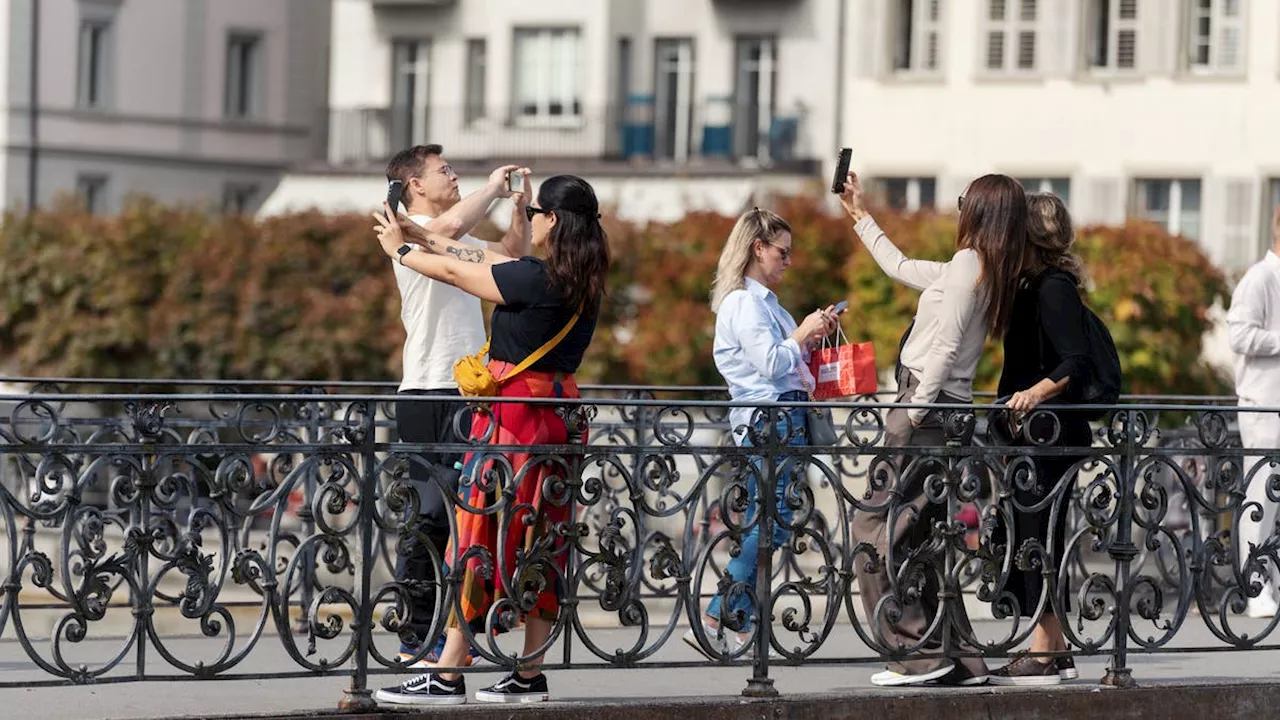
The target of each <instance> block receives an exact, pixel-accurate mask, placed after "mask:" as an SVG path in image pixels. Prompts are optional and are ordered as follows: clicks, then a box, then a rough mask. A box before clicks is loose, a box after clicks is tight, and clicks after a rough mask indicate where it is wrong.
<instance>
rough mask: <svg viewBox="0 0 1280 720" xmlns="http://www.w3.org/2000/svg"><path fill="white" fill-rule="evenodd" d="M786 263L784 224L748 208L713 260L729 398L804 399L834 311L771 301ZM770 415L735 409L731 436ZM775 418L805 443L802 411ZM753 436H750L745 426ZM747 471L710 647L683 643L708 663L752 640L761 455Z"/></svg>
mask: <svg viewBox="0 0 1280 720" xmlns="http://www.w3.org/2000/svg"><path fill="white" fill-rule="evenodd" d="M790 266H791V227H790V226H789V225H787V222H786V221H785V220H783V219H782V218H781V217H778V215H777V214H775V213H772V212H769V211H768V210H761V209H759V208H755V209H753V210H751V211H749V212H747V213H745V214H744V215H743V216H742V217H740V218H738V223H737V224H736V225H735V226H734V228H733V232H732V233H730V234H729V240H728V242H727V243H726V244H725V248H724V250H723V251H722V252H721V253H720V264H719V266H718V267H717V268H716V278H715V282H714V284H713V285H712V290H711V310H712V311H713V312H715V313H716V338H715V360H716V369H718V370H719V371H720V374H721V375H723V376H724V379H725V382H727V383H728V385H729V397H730V399H732V400H733V401H734V402H761V403H772V402H776V401H791V402H805V401H807V400H808V399H809V394H808V392H807V389H808V388H812V387H813V377H812V376H811V375H810V373H809V368H808V361H809V346H810V345H812V344H813V343H815V342H817V341H819V340H820V339H821V338H822V337H823V336H824V335H826V334H828V333H830V332H831V331H832V330H834V329H835V315H834V314H832V312H831V308H827V309H826V310H815V311H814V312H813V313H811V314H810V315H809V316H808V317H806V318H805V319H804V322H802V323H800V324H799V325H798V326H797V325H796V321H795V319H794V318H792V317H791V314H790V313H788V312H787V311H786V310H784V309H783V308H782V306H781V305H779V304H778V296H777V295H775V294H774V293H773V290H771V289H770V288H772V287H774V286H776V285H777V284H778V282H779V281H780V280H781V279H782V274H783V273H785V272H786V270H787V268H788V267H790ZM770 414H771V413H768V412H767V411H760V410H757V409H755V408H752V407H739V408H734V409H733V410H732V411H731V412H730V413H729V420H730V423H731V424H732V427H733V435H734V439H735V440H736V441H737V443H738V444H739V445H742V446H750V445H751V444H752V435H756V436H757V437H760V436H762V435H763V432H764V422H765V418H766V417H769V416H770ZM772 415H773V417H774V418H775V420H776V422H777V424H776V425H775V426H774V427H773V428H772V432H774V433H776V434H775V435H774V437H779V438H786V442H788V443H789V444H791V445H807V444H808V428H807V427H806V425H805V411H804V409H803V408H786V409H783V410H782V411H781V412H780V413H779V412H778V411H776V410H775V411H774V412H773V413H772ZM749 426H750V427H753V428H754V431H755V432H749V431H748V427H749ZM752 465H753V469H752V470H751V471H748V472H747V495H748V506H747V507H748V509H747V516H746V518H744V520H743V522H744V525H750V526H751V527H750V528H749V529H748V530H747V532H746V533H745V534H744V536H743V538H742V550H741V552H739V553H738V555H737V557H734V558H733V559H731V560H730V561H729V565H728V567H727V568H726V572H727V573H728V574H729V575H730V576H731V577H732V579H733V581H734V583H735V584H736V583H742V585H741V586H736V587H735V588H734V589H733V590H731V591H730V592H729V593H728V597H727V598H724V597H721V596H720V595H716V597H714V598H712V600H711V604H710V605H708V606H707V610H706V616H705V618H704V619H703V633H704V634H705V636H706V639H707V641H708V644H709V645H710V649H711V650H712V651H714V653H707V648H706V647H704V646H703V645H702V643H700V642H699V640H698V636H697V633H696V631H695V630H693V629H692V628H691V629H690V630H689V631H688V632H686V633H685V636H684V640H685V642H687V643H689V644H690V645H692V646H693V647H694V648H696V649H697V650H698V651H699V652H702V653H704V654H707V656H708V657H711V658H712V659H719V658H718V657H717V656H724V655H735V654H737V653H738V652H739V651H740V650H741V649H742V646H743V645H744V644H745V643H747V642H748V641H749V640H750V631H751V625H752V620H753V616H754V614H755V612H754V607H753V602H752V597H753V595H752V593H753V592H754V589H755V584H756V558H757V553H758V548H759V542H760V538H759V535H760V527H759V523H758V522H755V515H756V505H757V503H756V481H757V474H758V473H761V472H763V471H762V469H761V462H760V459H759V458H757V459H755V460H754V461H753V463H752ZM796 470H797V468H796V467H795V463H793V462H787V461H783V460H782V459H779V466H778V482H777V483H776V485H777V487H776V488H775V495H776V496H777V500H776V506H777V518H776V520H777V521H776V522H775V525H774V532H773V549H774V550H777V549H778V548H779V547H781V546H782V544H783V543H784V542H786V541H787V539H788V537H790V535H791V532H790V531H789V530H788V529H786V527H785V525H786V524H788V523H790V522H791V515H792V510H791V508H790V507H788V505H787V503H786V502H785V501H784V500H783V497H784V492H785V491H786V489H787V486H788V485H789V484H791V483H792V482H794V481H796V480H799V479H800V477H799V475H798V473H797V472H796ZM723 612H728V613H731V614H736V613H742V614H744V615H745V616H746V618H747V624H746V626H745V627H744V628H743V631H742V633H741V634H739V633H736V632H731V631H729V629H728V628H725V629H724V632H721V631H720V627H719V626H720V616H721V613H723Z"/></svg>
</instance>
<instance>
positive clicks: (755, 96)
mask: <svg viewBox="0 0 1280 720" xmlns="http://www.w3.org/2000/svg"><path fill="white" fill-rule="evenodd" d="M734 44H735V45H736V48H735V54H736V62H735V65H736V66H735V68H734V79H733V151H734V155H735V157H737V158H740V159H745V158H755V159H757V160H766V159H768V157H769V148H768V140H769V131H770V129H771V127H772V125H773V116H774V101H775V96H776V92H775V91H776V89H777V87H778V42H777V39H776V38H774V37H772V36H764V37H760V36H750V35H741V36H738V37H737V38H736V39H735V43H734ZM690 47H692V46H690ZM689 64H690V67H692V59H690V63H689Z"/></svg>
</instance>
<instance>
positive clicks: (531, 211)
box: [524, 205, 551, 222]
mask: <svg viewBox="0 0 1280 720" xmlns="http://www.w3.org/2000/svg"><path fill="white" fill-rule="evenodd" d="M550 214H551V211H550V210H545V209H543V208H540V207H537V206H535V205H525V206H524V216H525V217H527V218H529V222H533V216H534V215H550Z"/></svg>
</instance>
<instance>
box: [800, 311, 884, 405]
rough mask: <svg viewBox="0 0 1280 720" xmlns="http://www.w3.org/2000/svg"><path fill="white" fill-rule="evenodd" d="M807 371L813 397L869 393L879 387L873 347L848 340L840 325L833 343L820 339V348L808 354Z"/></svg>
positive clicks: (816, 398)
mask: <svg viewBox="0 0 1280 720" xmlns="http://www.w3.org/2000/svg"><path fill="white" fill-rule="evenodd" d="M809 370H810V371H811V372H812V373H813V380H814V383H815V385H814V388H813V399H814V400H829V399H831V398H837V397H848V396H850V395H870V394H872V393H874V392H875V391H876V390H877V389H878V386H879V383H878V380H877V378H876V350H875V347H874V346H872V344H871V343H869V342H864V343H858V344H856V345H855V344H852V343H850V342H849V338H847V337H845V334H844V330H843V329H841V328H840V327H839V326H837V327H836V343H835V344H833V343H830V342H829V341H828V340H827V339H826V338H823V340H822V348H821V349H818V350H815V351H813V353H812V354H811V355H810V356H809Z"/></svg>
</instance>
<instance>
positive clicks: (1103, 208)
mask: <svg viewBox="0 0 1280 720" xmlns="http://www.w3.org/2000/svg"><path fill="white" fill-rule="evenodd" d="M1086 185H1087V187H1088V188H1089V191H1088V195H1087V197H1086V198H1082V199H1084V200H1085V202H1084V203H1081V204H1082V205H1084V206H1085V207H1084V213H1083V215H1084V218H1085V222H1090V223H1100V224H1103V225H1119V224H1121V223H1123V222H1124V219H1125V208H1124V205H1125V203H1124V199H1125V198H1124V195H1123V193H1122V191H1121V182H1120V180H1119V179H1118V178H1093V179H1091V180H1088V181H1087V183H1086Z"/></svg>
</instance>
